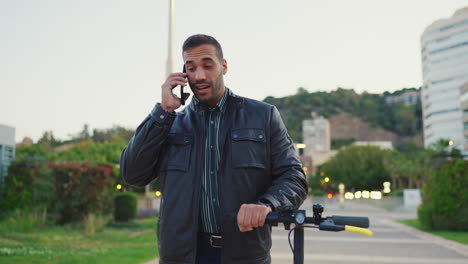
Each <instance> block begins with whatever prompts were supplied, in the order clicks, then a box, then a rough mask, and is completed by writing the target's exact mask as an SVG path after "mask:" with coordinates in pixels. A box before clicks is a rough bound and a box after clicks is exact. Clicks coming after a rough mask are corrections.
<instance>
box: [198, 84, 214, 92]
mask: <svg viewBox="0 0 468 264" xmlns="http://www.w3.org/2000/svg"><path fill="white" fill-rule="evenodd" d="M208 88H210V85H208V84H197V85H195V89H197V91H200V92H203V91H206V90H207V89H208Z"/></svg>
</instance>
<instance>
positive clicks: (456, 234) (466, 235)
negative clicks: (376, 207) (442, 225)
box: [398, 219, 468, 245]
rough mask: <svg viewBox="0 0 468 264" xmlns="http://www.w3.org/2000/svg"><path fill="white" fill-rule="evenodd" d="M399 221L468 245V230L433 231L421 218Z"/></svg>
mask: <svg viewBox="0 0 468 264" xmlns="http://www.w3.org/2000/svg"><path fill="white" fill-rule="evenodd" d="M398 222H399V223H402V224H405V225H407V226H411V227H414V228H416V229H419V230H421V231H424V232H427V233H430V234H433V235H436V236H440V237H443V238H445V239H448V240H452V241H455V242H458V243H462V244H465V245H468V232H464V231H433V230H429V229H427V228H424V227H423V226H422V225H421V223H420V222H419V220H417V219H412V220H398Z"/></svg>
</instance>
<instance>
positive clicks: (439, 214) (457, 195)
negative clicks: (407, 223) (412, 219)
mask: <svg viewBox="0 0 468 264" xmlns="http://www.w3.org/2000/svg"><path fill="white" fill-rule="evenodd" d="M466 186H468V161H464V160H462V159H458V160H450V161H446V162H445V163H444V164H443V165H442V166H441V167H440V168H439V169H437V170H435V171H434V172H433V173H432V175H431V177H430V179H429V180H428V181H427V183H426V184H425V185H424V186H423V189H422V204H421V206H420V207H419V209H418V218H419V220H420V221H421V223H422V224H423V225H424V226H425V227H428V228H430V229H435V230H464V231H467V230H468V192H466Z"/></svg>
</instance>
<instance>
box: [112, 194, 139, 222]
mask: <svg viewBox="0 0 468 264" xmlns="http://www.w3.org/2000/svg"><path fill="white" fill-rule="evenodd" d="M114 201H115V210H114V219H115V221H121V222H128V221H130V220H132V219H134V218H135V217H136V216H137V209H138V208H137V205H138V195H137V194H136V193H130V192H126V193H120V194H118V195H116V196H115V199H114Z"/></svg>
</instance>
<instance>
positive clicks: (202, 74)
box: [195, 68, 206, 81]
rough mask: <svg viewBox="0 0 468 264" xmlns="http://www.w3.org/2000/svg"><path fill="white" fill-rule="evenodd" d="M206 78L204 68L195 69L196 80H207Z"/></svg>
mask: <svg viewBox="0 0 468 264" xmlns="http://www.w3.org/2000/svg"><path fill="white" fill-rule="evenodd" d="M205 78H206V75H205V71H204V70H203V69H200V68H198V69H197V70H196V71H195V81H203V80H205Z"/></svg>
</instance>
